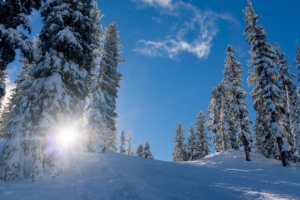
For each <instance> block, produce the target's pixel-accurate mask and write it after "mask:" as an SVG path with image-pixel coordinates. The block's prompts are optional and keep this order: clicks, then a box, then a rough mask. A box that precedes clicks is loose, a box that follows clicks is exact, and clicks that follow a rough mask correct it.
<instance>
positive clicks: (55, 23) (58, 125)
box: [0, 0, 93, 181]
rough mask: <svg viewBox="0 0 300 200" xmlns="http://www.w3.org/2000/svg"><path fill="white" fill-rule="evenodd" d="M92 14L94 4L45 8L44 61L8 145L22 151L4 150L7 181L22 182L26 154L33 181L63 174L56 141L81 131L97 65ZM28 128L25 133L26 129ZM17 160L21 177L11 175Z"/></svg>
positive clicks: (39, 64)
mask: <svg viewBox="0 0 300 200" xmlns="http://www.w3.org/2000/svg"><path fill="white" fill-rule="evenodd" d="M90 10H91V4H90V1H89V0H83V1H79V2H77V1H76V2H75V1H67V0H57V1H47V2H46V3H45V5H44V6H43V9H42V11H41V16H42V18H43V22H44V26H43V27H42V30H41V33H40V35H39V39H40V41H41V44H40V48H41V54H42V56H41V58H40V59H39V60H38V61H37V64H36V66H35V69H34V73H33V75H34V78H35V81H34V84H33V85H32V86H31V87H30V88H29V90H28V92H27V94H26V95H25V96H24V97H23V98H22V100H21V103H20V105H22V108H21V110H22V111H24V113H22V119H21V120H22V125H20V124H21V123H19V124H17V125H18V126H16V127H15V128H16V129H15V130H14V132H13V133H12V134H10V136H9V137H8V142H7V144H10V143H13V141H17V142H19V141H21V145H20V146H22V149H20V148H19V149H17V150H15V149H13V151H14V152H13V151H12V150H10V149H11V145H7V146H6V147H7V148H6V147H5V148H4V150H3V152H2V154H4V156H3V158H4V159H2V162H1V164H2V165H1V169H0V170H1V171H5V172H3V173H2V174H1V176H0V177H1V178H2V179H4V180H12V179H17V178H19V177H20V175H19V174H21V173H22V169H23V166H22V165H23V164H22V156H20V158H17V156H19V155H22V154H23V152H25V151H26V149H29V150H30V153H32V155H33V161H32V163H33V164H32V169H31V173H30V177H31V178H32V180H33V181H36V180H42V179H43V178H44V176H48V177H53V178H54V177H56V176H58V175H59V174H60V173H61V169H62V166H61V157H62V154H61V151H60V150H61V148H62V147H61V146H60V145H59V144H58V142H57V141H56V138H57V135H58V134H60V132H61V131H63V129H69V128H73V129H78V123H77V122H78V121H79V119H80V118H81V117H82V113H83V110H84V100H85V98H86V96H87V93H88V91H87V90H86V79H87V77H88V76H87V74H88V73H89V72H90V70H91V66H92V61H93V59H92V58H93V52H92V50H93V48H92V37H91V35H92V34H93V29H92V27H93V23H92V20H91V18H90ZM16 120H17V117H16V118H15V119H14V121H16ZM23 125H26V126H23ZM23 127H26V129H24V130H22V128H23ZM28 127H29V128H28ZM16 158H17V159H16ZM12 159H14V161H13V162H12ZM15 161H17V162H18V163H21V165H20V167H18V168H17V169H16V170H15V173H14V174H17V173H18V175H17V176H12V175H11V171H12V170H10V168H11V166H13V168H16V167H15V166H17V165H15V163H14V162H15ZM44 168H47V171H44ZM4 169H5V170H4ZM6 169H9V170H6ZM44 172H47V174H44Z"/></svg>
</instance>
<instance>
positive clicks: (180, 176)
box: [0, 151, 300, 200]
mask: <svg viewBox="0 0 300 200" xmlns="http://www.w3.org/2000/svg"><path fill="white" fill-rule="evenodd" d="M251 156H252V159H253V161H252V162H246V161H244V152H243V151H228V152H223V153H218V154H213V155H210V156H208V157H206V158H205V159H202V160H201V161H195V162H185V163H173V162H164V161H158V160H148V159H143V158H138V157H132V156H127V155H121V154H116V153H105V154H100V155H99V154H90V153H82V152H69V156H68V157H67V158H66V159H65V163H64V164H65V166H64V174H63V175H62V176H60V177H59V178H57V179H54V180H44V181H42V182H31V181H30V180H29V179H23V180H20V181H15V182H3V181H0V196H1V199H31V200H38V199H49V200H50V199H57V200H58V199H289V200H290V199H300V182H299V180H300V167H299V166H297V165H294V166H293V167H289V168H283V167H282V166H281V163H280V162H279V161H276V160H273V159H265V158H264V157H262V156H261V155H258V154H255V153H252V154H251Z"/></svg>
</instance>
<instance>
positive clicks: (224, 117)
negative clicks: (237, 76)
mask: <svg viewBox="0 0 300 200" xmlns="http://www.w3.org/2000/svg"><path fill="white" fill-rule="evenodd" d="M217 92H218V99H217V100H218V102H219V105H220V107H219V109H220V121H219V124H220V132H221V137H222V150H223V151H226V150H229V149H232V140H233V139H232V138H233V133H232V124H231V118H230V117H231V116H230V105H229V97H228V88H227V86H226V84H225V82H224V81H221V82H220V83H219V85H218V86H217Z"/></svg>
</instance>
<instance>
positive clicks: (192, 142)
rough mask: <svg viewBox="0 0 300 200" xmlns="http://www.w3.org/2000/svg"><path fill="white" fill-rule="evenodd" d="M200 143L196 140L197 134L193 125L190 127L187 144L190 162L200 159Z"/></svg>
mask: <svg viewBox="0 0 300 200" xmlns="http://www.w3.org/2000/svg"><path fill="white" fill-rule="evenodd" d="M197 145H198V142H197V140H196V134H195V132H194V127H193V125H191V126H190V131H189V136H188V142H187V154H188V157H189V159H188V160H191V161H193V160H196V159H197V158H198V154H199V153H198V151H197V150H198V146H197Z"/></svg>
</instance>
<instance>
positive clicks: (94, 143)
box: [86, 0, 107, 153]
mask: <svg viewBox="0 0 300 200" xmlns="http://www.w3.org/2000/svg"><path fill="white" fill-rule="evenodd" d="M90 15H91V19H92V21H93V34H92V47H93V62H92V66H91V73H90V74H89V75H90V78H89V79H88V80H87V81H88V84H87V87H88V88H87V89H88V90H89V91H90V94H89V95H90V98H91V100H90V103H89V106H88V108H87V110H88V111H87V115H88V117H87V118H88V124H87V127H86V130H87V137H88V143H87V149H88V151H90V152H95V153H104V152H105V151H106V150H107V145H106V140H107V138H106V135H105V134H106V132H107V128H106V124H107V122H106V119H105V117H103V112H104V111H105V109H107V105H106V101H105V99H104V94H103V91H101V89H100V85H99V79H100V77H99V76H100V72H99V71H100V70H99V68H100V59H101V50H100V49H101V43H100V41H101V39H102V38H103V34H102V25H101V23H100V20H101V18H102V14H101V13H100V10H99V9H98V3H97V1H96V0H93V9H92V11H91V13H90Z"/></svg>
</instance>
